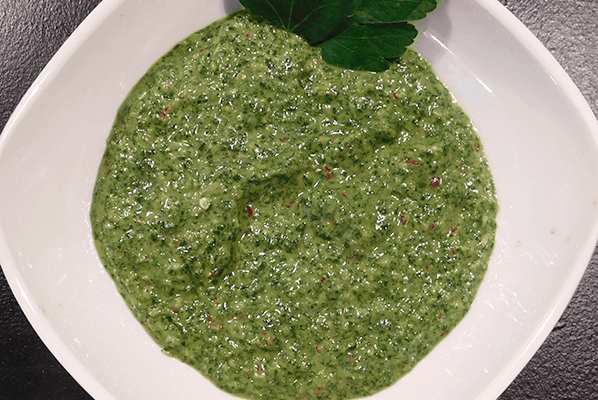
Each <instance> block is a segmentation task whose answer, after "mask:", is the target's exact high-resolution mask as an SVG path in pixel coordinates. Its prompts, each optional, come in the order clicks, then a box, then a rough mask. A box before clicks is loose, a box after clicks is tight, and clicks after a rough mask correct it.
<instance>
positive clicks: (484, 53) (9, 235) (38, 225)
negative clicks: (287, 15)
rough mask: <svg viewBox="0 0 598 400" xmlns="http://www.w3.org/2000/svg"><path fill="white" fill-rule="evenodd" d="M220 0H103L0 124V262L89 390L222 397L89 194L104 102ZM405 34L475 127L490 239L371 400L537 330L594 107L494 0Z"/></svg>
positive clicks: (461, 377)
mask: <svg viewBox="0 0 598 400" xmlns="http://www.w3.org/2000/svg"><path fill="white" fill-rule="evenodd" d="M238 7H239V5H238V3H236V1H235V0H231V1H228V0H217V1H207V0H205V1H201V0H178V1H177V2H176V3H175V4H173V3H172V2H167V1H165V0H161V1H159V0H144V1H136V0H105V1H103V2H102V3H101V4H100V5H99V6H98V7H97V8H96V10H95V11H94V12H93V13H92V14H91V15H90V16H89V17H88V18H87V19H86V20H85V22H84V23H83V24H82V25H81V26H80V27H79V28H78V29H77V31H76V32H75V33H74V34H73V36H72V37H71V38H70V39H69V40H68V41H67V42H66V43H65V45H64V46H63V47H62V48H61V50H60V51H59V52H58V53H57V54H56V56H55V57H54V58H53V59H52V61H51V62H50V63H49V64H48V65H47V67H46V68H45V69H44V70H43V72H42V74H41V75H40V76H39V78H38V79H37V80H36V81H35V83H34V84H33V86H32V87H31V89H30V90H29V91H28V92H27V94H26V95H25V97H24V99H23V100H22V101H21V103H20V104H19V106H18V108H17V109H16V111H15V113H14V114H13V116H12V117H11V119H10V120H9V122H8V124H7V125H6V128H5V131H4V132H3V133H2V135H1V136H0V264H1V265H2V267H3V269H4V272H5V275H6V276H7V279H8V282H9V284H10V286H11V288H12V289H13V291H14V292H15V296H16V297H17V300H18V301H19V304H20V305H21V307H22V308H23V310H24V312H25V314H26V316H27V317H28V318H29V320H30V321H31V323H32V325H33V327H34V328H35V329H36V331H37V332H38V333H39V335H40V336H41V338H42V339H43V341H44V342H45V344H46V345H47V346H48V347H49V348H50V350H51V351H52V352H53V353H54V354H55V355H56V357H57V358H58V359H59V360H60V362H61V363H62V364H63V365H64V366H65V367H66V369H67V370H68V371H69V372H70V373H71V374H72V375H73V376H74V377H75V378H76V379H77V380H78V381H79V383H80V384H81V385H82V386H83V387H84V388H85V389H86V390H87V391H88V392H89V393H90V394H91V395H92V396H94V397H95V398H96V399H98V400H100V399H135V400H137V399H164V398H167V399H172V398H176V399H191V398H197V397H198V394H199V395H201V396H202V397H205V398H211V399H220V398H221V399H225V398H232V397H231V396H229V395H227V394H225V393H222V392H220V391H219V390H218V389H216V388H215V387H214V386H213V385H211V384H210V383H209V382H208V381H207V380H206V379H204V378H203V377H202V376H201V375H200V374H199V373H197V372H196V371H194V370H192V369H191V368H190V367H188V366H186V365H184V364H182V363H180V362H179V361H177V360H174V359H171V358H168V357H166V356H164V355H162V353H161V352H160V350H159V348H158V347H157V346H156V345H155V344H154V343H153V341H152V340H151V339H150V338H149V337H148V336H147V334H146V333H145V331H144V330H143V329H142V328H141V326H140V325H139V324H138V323H137V321H136V320H135V319H134V318H133V316H132V314H131V313H130V312H129V310H128V309H127V307H126V306H125V304H124V302H123V300H122V299H121V297H120V295H119V294H118V293H117V291H116V289H115V286H114V284H113V283H112V281H111V279H110V277H109V276H108V274H107V273H106V272H105V270H104V268H103V266H102V265H101V263H100V261H99V259H98V257H97V254H96V251H95V247H94V244H93V240H92V236H91V229H90V222H89V215H88V214H89V206H90V201H91V193H92V189H93V185H94V182H95V177H96V172H97V168H98V165H99V162H100V159H101V156H102V153H103V150H104V146H105V140H106V137H107V135H108V133H109V131H110V127H111V125H112V122H113V119H114V116H115V113H116V110H117V108H118V106H119V105H120V103H121V102H122V100H123V99H124V98H125V96H126V94H127V93H128V91H129V89H130V88H131V87H132V85H133V84H134V83H135V82H136V81H137V80H138V79H139V78H140V77H141V76H142V75H143V73H144V72H145V71H146V70H147V68H148V67H149V66H150V65H151V64H152V63H153V62H154V61H155V60H157V59H158V58H159V57H160V56H161V55H162V54H163V53H165V52H166V51H167V50H168V49H169V48H170V47H172V46H173V45H174V44H175V43H176V42H177V41H179V40H181V39H183V38H185V37H186V36H187V35H188V34H190V33H191V32H193V31H195V30H197V29H200V28H202V27H203V26H205V25H206V24H208V23H209V22H211V21H213V20H215V19H217V18H219V17H222V16H224V15H225V14H226V13H228V12H230V11H232V10H234V9H237V8H238ZM419 28H420V31H422V34H421V36H420V37H419V39H418V42H417V48H418V49H419V50H420V52H421V53H422V54H423V55H424V56H425V57H426V58H427V59H428V60H429V61H430V62H431V63H432V64H433V65H434V67H435V69H436V71H437V73H438V75H439V76H440V78H441V79H442V80H443V81H444V82H445V83H446V84H447V86H448V87H449V89H451V91H452V92H453V94H454V95H455V97H456V98H457V99H458V100H459V102H460V103H461V105H462V106H463V108H464V109H465V110H466V111H467V112H468V113H469V115H470V116H471V118H472V120H473V122H474V124H475V125H476V126H477V128H478V130H479V133H480V136H481V137H482V141H483V144H484V147H485V150H486V153H487V156H488V159H489V162H490V166H491V168H492V170H493V172H494V176H495V180H496V186H497V192H498V198H499V203H500V212H499V216H498V225H499V228H498V233H497V245H496V248H495V251H494V254H493V257H492V260H491V262H490V266H489V270H488V273H487V276H486V279H485V281H484V282H483V284H482V286H481V288H480V291H479V294H478V297H477V298H476V300H475V302H474V304H473V307H472V309H471V311H470V312H469V314H468V315H467V316H466V317H465V319H464V320H463V321H462V322H461V324H459V326H458V327H457V328H456V329H455V330H454V331H453V332H452V333H451V334H450V335H449V336H448V337H447V338H446V339H445V340H444V341H443V342H442V343H441V344H440V345H438V346H437V347H436V348H435V349H434V350H433V351H432V353H430V354H429V355H428V356H427V357H426V358H425V359H424V360H423V361H422V362H421V363H420V364H419V365H417V366H416V368H415V369H414V370H413V371H412V372H411V373H410V374H408V375H407V376H406V377H404V378H403V379H401V380H400V381H399V382H398V383H397V384H396V385H394V386H393V387H391V388H389V389H387V390H385V391H383V392H381V393H379V394H378V395H376V396H375V397H373V399H374V398H375V399H390V398H392V399H492V398H496V397H497V396H498V395H499V394H500V393H501V392H502V391H503V390H504V389H505V388H506V387H507V385H508V384H509V383H510V382H511V380H512V379H513V378H514V377H515V376H516V375H517V373H518V372H519V371H520V370H521V369H522V368H523V366H524V365H525V363H526V362H527V361H528V360H529V359H530V358H531V356H532V355H533V353H534V352H535V351H536V350H537V349H538V347H539V346H540V344H541V343H542V341H543V340H544V339H545V338H546V336H547V335H548V333H549V332H550V330H551V329H552V327H553V326H554V324H555V323H556V322H557V320H558V318H559V316H560V315H561V313H562V312H563V310H564V308H565V306H566V305H567V302H568V301H569V299H570V298H571V296H572V295H573V292H574V290H575V288H576V286H577V284H578V283H579V281H580V279H581V277H582V275H583V272H584V270H585V267H586V266H587V264H588V262H589V259H590V256H591V255H592V252H593V250H594V247H595V245H596V242H597V240H598V222H597V221H598V187H597V186H596V185H588V184H587V183H588V182H592V181H593V180H594V179H595V177H596V176H598V146H597V138H598V123H597V121H596V119H595V118H594V115H593V114H592V112H591V111H590V108H589V107H588V105H587V104H586V103H585V101H584V100H583V98H582V96H581V94H580V93H579V91H578V90H577V89H576V88H575V86H574V85H573V83H572V82H571V80H570V79H569V78H568V77H567V75H566V74H565V72H564V71H563V70H562V69H561V67H560V66H559V65H558V64H557V62H556V61H555V60H554V59H553V58H552V57H551V56H550V55H549V53H548V51H547V50H546V49H544V48H543V47H542V46H541V44H540V43H539V42H538V41H537V40H536V39H535V38H534V37H533V35H532V34H531V33H530V32H529V31H527V30H526V29H525V28H524V27H523V25H522V24H521V23H519V22H518V21H517V20H516V19H515V18H514V17H513V16H512V15H511V14H510V13H508V12H507V11H506V10H505V9H504V8H503V7H502V6H501V5H500V4H499V3H498V2H496V1H494V0H459V1H456V0H445V2H444V4H443V6H442V7H440V8H439V9H438V10H437V11H435V12H434V13H432V14H431V15H430V16H429V17H428V18H427V19H426V20H425V21H424V22H423V23H422V24H420V26H419Z"/></svg>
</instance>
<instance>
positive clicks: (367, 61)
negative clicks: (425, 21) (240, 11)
mask: <svg viewBox="0 0 598 400" xmlns="http://www.w3.org/2000/svg"><path fill="white" fill-rule="evenodd" d="M240 1H241V4H243V6H244V7H245V8H246V9H248V10H249V11H250V12H251V13H252V14H254V15H255V16H257V17H261V18H263V19H265V20H266V21H268V22H269V23H271V24H273V25H274V26H277V27H280V28H284V29H286V30H289V31H291V32H294V33H295V34H297V35H300V36H302V37H303V38H305V39H306V40H307V41H308V42H309V44H310V45H312V46H319V47H320V48H321V49H322V57H323V59H324V60H325V61H326V62H328V63H330V64H333V65H337V66H339V67H343V68H348V69H354V70H369V71H374V72H379V71H384V70H386V69H388V61H389V60H391V59H395V58H398V57H400V56H401V54H403V53H404V52H405V49H406V48H407V46H409V45H410V44H411V43H413V41H414V39H415V37H416V36H417V30H416V28H415V27H414V26H413V25H412V24H411V23H410V21H415V20H418V19H422V18H424V17H425V16H426V15H427V14H428V13H429V12H431V11H433V10H434V9H435V8H436V0H240Z"/></svg>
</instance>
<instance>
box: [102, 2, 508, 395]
mask: <svg viewBox="0 0 598 400" xmlns="http://www.w3.org/2000/svg"><path fill="white" fill-rule="evenodd" d="M496 212H497V202H496V198H495V192H494V185H493V181H492V176H491V173H490V171H489V168H488V165H487V161H486V159H485V157H484V155H483V151H482V146H481V143H480V139H479V137H478V136H477V135H476V132H475V130H474V129H473V127H472V125H471V122H470V121H469V119H468V117H467V116H466V115H465V114H464V113H463V111H462V110H461V108H460V107H459V106H458V105H457V104H456V103H455V101H454V99H453V98H452V97H451V95H450V93H449V92H448V91H447V89H446V88H445V87H444V86H443V84H442V83H441V82H440V81H439V80H438V79H437V78H436V76H435V74H434V72H433V70H432V68H431V67H430V66H429V65H428V64H427V62H425V61H424V60H423V59H422V58H421V57H420V56H419V55H418V54H417V53H416V52H414V51H412V50H409V51H407V52H406V53H405V55H404V56H403V57H402V58H401V59H400V60H399V61H398V62H397V63H396V64H394V65H393V66H392V67H391V69H390V70H389V71H386V72H384V73H369V72H357V71H348V70H341V69H338V68H336V67H333V66H330V65H328V64H326V63H324V62H323V61H322V60H321V58H320V55H319V50H318V49H316V48H312V47H310V46H308V45H307V44H305V42H304V41H303V40H302V39H301V38H299V37H296V36H294V35H293V34H290V33H287V32H285V31H281V30H276V29H274V28H272V27H270V26H268V25H264V24H260V23H257V22H256V21H255V20H253V19H252V17H251V16H250V15H248V14H246V13H245V12H239V13H235V14H233V15H232V16H229V17H228V18H226V19H224V20H221V21H218V22H216V23H214V24H212V25H211V26H209V27H207V28H205V29H203V30H201V31H199V32H196V33H194V34H192V35H191V36H189V37H188V38H187V39H185V40H183V41H182V42H180V43H179V44H177V45H176V46H175V47H174V48H173V49H172V50H171V51H169V52H168V53H167V54H166V55H164V56H163V57H162V58H161V59H160V60H159V61H158V62H157V63H156V64H155V65H154V66H152V67H151V68H150V70H149V71H148V72H147V74H146V75H145V76H144V77H143V78H142V79H141V80H140V81H139V82H138V84H137V85H136V86H135V87H134V88H133V89H132V91H131V92H130V94H129V96H128V97H127V99H126V100H125V102H124V103H123V104H122V106H121V107H120V109H119V112H118V115H117V117H116V121H115V123H114V127H113V129H112V132H111V134H110V137H109V139H108V144H107V148H106V152H105V155H104V158H103V160H102V164H101V166H100V170H99V174H98V180H97V183H96V188H95V192H94V197H93V202H92V209H91V218H92V224H93V233H94V238H95V240H96V246H97V249H98V253H99V255H100V257H101V259H102V261H103V263H104V264H105V266H106V269H107V270H108V272H109V273H110V275H111V276H112V278H113V279H114V281H115V282H116V285H117V287H118V289H119V291H120V293H121V294H122V296H123V297H124V299H125V301H126V302H127V304H128V305H129V307H130V309H131V311H132V312H133V313H134V315H135V317H136V318H137V319H138V320H139V321H140V322H141V324H143V326H144V327H145V329H146V330H147V332H148V333H149V335H150V336H151V337H152V338H153V339H154V340H155V341H156V342H157V343H158V344H159V345H160V346H161V347H162V348H163V349H164V352H165V353H166V354H168V355H171V356H173V357H176V358H178V359H180V360H182V361H183V362H185V363H188V364H190V365H191V366H193V367H194V368H196V369H197V370H199V371H200V372H201V373H202V374H204V375H205V376H206V377H208V378H209V379H210V380H211V381H212V382H214V384H216V385H217V386H218V387H220V388H222V389H223V390H225V391H227V392H229V393H232V394H235V395H238V396H242V397H247V398H264V399H290V398H296V397H306V398H316V397H317V398H318V399H343V398H355V397H361V396H367V395H370V394H373V393H375V392H377V391H380V390H381V389H384V388H386V387H388V386H390V385H392V384H393V383H395V382H396V381H397V380H398V379H399V378H400V377H401V376H403V375H404V374H406V373H408V372H409V371H410V370H411V369H412V368H413V367H414V365H415V364H416V363H417V362H418V361H420V360H421V359H422V358H423V357H424V356H425V355H426V354H428V353H429V352H430V351H431V350H432V349H433V348H434V346H435V345H436V344H437V343H439V342H440V341H441V340H442V338H443V337H445V336H446V335H447V334H448V333H449V332H450V331H451V330H452V329H453V328H454V327H455V326H456V325H457V324H458V323H459V321H460V320H461V319H462V318H463V316H464V315H465V314H466V312H467V310H468V309H469V307H470V305H471V303H472V301H473V299H474V297H475V294H476V291H477V289H478V287H479V285H480V282H481V280H482V278H483V276H484V273H485V270H486V268H487V264H488V260H489V257H490V253H491V251H492V248H493V245H494V236H495V230H496V218H495V217H496Z"/></svg>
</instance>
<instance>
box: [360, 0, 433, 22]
mask: <svg viewBox="0 0 598 400" xmlns="http://www.w3.org/2000/svg"><path fill="white" fill-rule="evenodd" d="M353 4H354V6H353V7H354V12H353V22H354V23H358V24H380V23H394V22H401V21H416V20H418V19H422V18H424V17H425V16H426V15H427V14H428V13H429V12H431V11H433V10H434V9H435V8H436V0H375V1H372V0H354V2H353Z"/></svg>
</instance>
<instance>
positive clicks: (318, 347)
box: [316, 346, 322, 354]
mask: <svg viewBox="0 0 598 400" xmlns="http://www.w3.org/2000/svg"><path fill="white" fill-rule="evenodd" d="M316 353H318V354H322V348H321V347H320V346H316Z"/></svg>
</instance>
